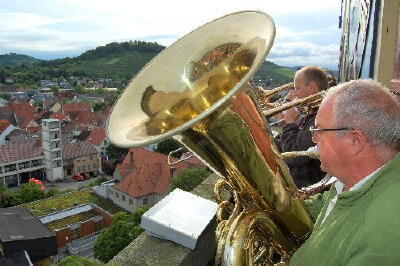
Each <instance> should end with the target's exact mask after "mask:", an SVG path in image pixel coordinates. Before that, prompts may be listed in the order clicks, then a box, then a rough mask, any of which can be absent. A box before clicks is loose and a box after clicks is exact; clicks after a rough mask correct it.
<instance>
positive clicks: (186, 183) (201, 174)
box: [170, 168, 211, 191]
mask: <svg viewBox="0 0 400 266" xmlns="http://www.w3.org/2000/svg"><path fill="white" fill-rule="evenodd" d="M210 174H211V172H210V171H208V170H207V169H204V168H189V169H186V170H184V171H182V172H181V173H180V174H178V175H177V176H175V177H174V179H173V180H172V183H171V185H170V190H174V189H175V188H180V189H182V190H185V191H192V190H193V189H194V188H195V187H197V186H198V185H199V184H200V183H201V182H203V181H204V180H205V179H206V178H207V177H208V176H209V175H210Z"/></svg>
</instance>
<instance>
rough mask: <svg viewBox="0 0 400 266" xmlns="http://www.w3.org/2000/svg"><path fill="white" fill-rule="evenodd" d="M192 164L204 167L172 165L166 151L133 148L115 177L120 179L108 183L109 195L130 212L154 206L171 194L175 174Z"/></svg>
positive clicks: (182, 164)
mask: <svg viewBox="0 0 400 266" xmlns="http://www.w3.org/2000/svg"><path fill="white" fill-rule="evenodd" d="M192 167H205V166H204V165H203V164H198V162H197V161H196V163H194V164H192V163H190V162H186V161H180V162H178V163H176V164H174V165H173V166H170V165H169V164H168V157H167V156H166V155H164V154H161V153H158V152H153V151H149V150H147V149H145V148H132V149H130V150H129V152H128V154H127V155H126V157H125V159H124V161H123V162H122V163H121V164H119V165H118V166H117V168H116V170H115V173H114V178H115V179H116V180H118V181H119V182H115V184H113V185H110V184H108V185H107V193H106V197H107V198H109V199H111V200H112V201H113V202H114V204H116V205H118V206H120V207H121V208H123V209H125V210H127V211H129V212H134V211H135V210H136V209H137V208H139V207H142V206H144V205H147V206H148V207H151V206H153V205H154V204H156V203H157V202H158V201H160V200H161V199H162V198H164V197H165V195H166V194H167V193H168V187H169V185H170V184H171V181H172V177H173V176H175V175H177V174H179V173H181V172H182V171H183V170H185V169H188V168H192Z"/></svg>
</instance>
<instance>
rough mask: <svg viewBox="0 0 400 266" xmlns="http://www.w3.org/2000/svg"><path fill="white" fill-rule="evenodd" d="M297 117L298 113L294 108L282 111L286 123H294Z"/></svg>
mask: <svg viewBox="0 0 400 266" xmlns="http://www.w3.org/2000/svg"><path fill="white" fill-rule="evenodd" d="M299 117H300V113H299V112H298V111H297V108H296V107H293V108H290V109H288V110H286V111H283V119H285V122H286V123H296V122H297V120H298V119H299Z"/></svg>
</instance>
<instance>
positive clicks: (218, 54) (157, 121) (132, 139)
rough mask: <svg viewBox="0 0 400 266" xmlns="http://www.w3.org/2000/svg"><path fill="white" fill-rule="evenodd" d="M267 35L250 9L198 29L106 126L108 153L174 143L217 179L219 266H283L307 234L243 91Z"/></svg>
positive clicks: (267, 24)
mask: <svg viewBox="0 0 400 266" xmlns="http://www.w3.org/2000/svg"><path fill="white" fill-rule="evenodd" d="M274 37H275V26H274V22H273V20H272V19H271V18H270V17H269V16H268V15H266V14H265V13H262V12H258V11H243V12H237V13H233V14H229V15H226V16H224V17H221V18H219V19H216V20H214V21H212V22H210V23H208V24H205V25H203V26H202V27H200V28H198V29H197V30H195V31H193V32H191V33H189V34H188V35H186V36H184V37H183V38H181V39H180V40H178V41H177V42H175V43H174V44H172V45H171V46H170V47H168V48H167V49H165V50H164V51H163V52H161V53H160V54H159V55H158V56H157V57H156V58H154V59H153V60H152V61H151V62H150V63H149V64H148V65H146V66H145V67H144V68H143V69H142V70H141V71H140V72H139V73H138V74H137V75H136V77H135V78H133V79H132V80H131V81H130V83H129V85H128V86H127V88H126V89H125V91H124V93H123V94H122V95H121V96H120V97H119V99H118V101H117V103H116V105H115V106H114V107H113V110H112V113H111V115H110V117H109V120H108V122H107V135H108V137H109V138H110V140H111V142H112V143H113V144H115V145H118V146H121V147H126V148H128V147H135V146H136V147H137V146H145V145H148V144H151V143H156V142H160V141H162V140H164V139H167V138H170V137H173V138H175V139H176V140H178V141H179V142H180V143H182V144H183V145H184V146H186V147H187V148H188V149H189V150H190V151H191V152H192V153H193V154H195V155H196V156H198V157H199V158H200V159H201V160H202V161H203V162H204V163H205V164H207V165H208V166H209V167H210V168H211V169H212V170H213V171H214V172H215V173H217V174H218V175H219V176H220V177H222V179H221V180H220V181H219V182H218V183H217V185H216V187H215V191H216V198H217V201H218V202H219V209H218V213H217V218H218V220H219V225H218V228H217V232H216V233H217V240H218V248H217V254H216V259H215V262H216V264H217V265H266V264H267V265H270V264H273V263H275V262H279V261H282V262H287V261H289V259H290V257H291V255H292V254H293V253H294V251H295V250H296V249H297V248H298V247H299V246H300V245H301V244H302V242H303V241H304V240H305V239H306V238H307V237H308V235H309V233H310V231H311V229H312V227H313V222H312V220H311V218H310V215H309V213H308V212H307V210H306V209H305V207H304V205H303V203H302V201H300V200H299V199H298V197H297V188H296V185H295V184H294V182H293V180H292V178H291V176H290V174H289V170H288V168H287V165H286V164H285V162H284V161H283V159H282V157H281V156H279V152H278V151H277V147H276V146H275V143H274V140H273V138H272V134H271V131H270V129H269V128H268V127H267V126H266V121H265V118H264V115H263V114H262V112H261V110H260V108H259V106H258V103H257V101H256V100H255V96H254V94H253V92H252V89H251V86H250V84H249V79H250V78H251V77H252V76H253V75H254V73H255V72H256V71H257V69H258V68H259V67H260V66H261V65H262V64H263V62H264V60H265V58H266V56H267V54H268V52H269V50H270V49H271V46H272V43H273V40H274ZM226 191H228V192H229V193H230V194H229V196H228V197H224V195H225V194H226ZM224 192H225V193H224Z"/></svg>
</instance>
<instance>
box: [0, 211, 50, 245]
mask: <svg viewBox="0 0 400 266" xmlns="http://www.w3.org/2000/svg"><path fill="white" fill-rule="evenodd" d="M0 225H1V226H0V239H1V241H2V242H7V241H15V240H29V239H36V238H43V237H50V236H53V235H54V233H53V232H51V231H50V230H49V229H47V227H46V226H44V225H43V224H42V223H41V222H40V221H39V220H38V219H37V218H36V217H35V216H33V215H32V213H30V212H29V211H28V210H27V209H25V208H21V207H13V208H0Z"/></svg>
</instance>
